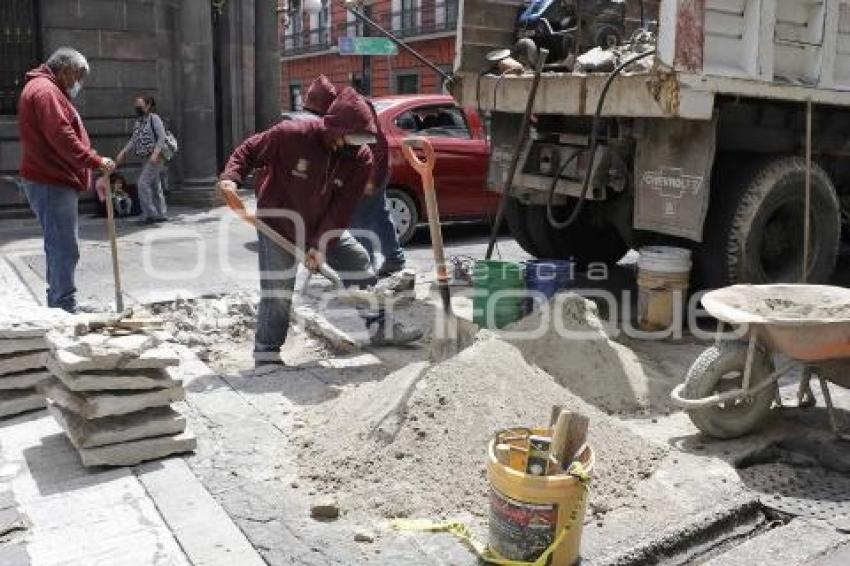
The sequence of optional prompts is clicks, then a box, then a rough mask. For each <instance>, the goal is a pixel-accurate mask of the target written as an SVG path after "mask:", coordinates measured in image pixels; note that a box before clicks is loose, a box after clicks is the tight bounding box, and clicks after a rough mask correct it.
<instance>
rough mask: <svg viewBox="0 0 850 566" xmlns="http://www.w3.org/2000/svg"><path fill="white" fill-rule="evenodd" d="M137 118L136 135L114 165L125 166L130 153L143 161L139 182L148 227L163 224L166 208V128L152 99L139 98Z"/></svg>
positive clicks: (131, 138)
mask: <svg viewBox="0 0 850 566" xmlns="http://www.w3.org/2000/svg"><path fill="white" fill-rule="evenodd" d="M136 115H137V116H138V118H136V123H135V125H134V126H133V135H132V136H131V137H130V141H128V142H127V145H126V146H124V149H122V150H121V153H119V154H118V157H116V158H115V162H116V163H121V162H123V161H124V158H125V157H126V155H127V153H128V152H129V151H131V150H132V151H133V153H135V154H136V156H137V157H140V158H142V159H143V160H144V165H143V166H142V173H141V174H140V175H139V181H138V187H139V201H140V202H141V205H142V222H145V223H148V224H152V223H155V222H164V221H165V220H166V217H165V215H166V206H165V195H164V194H163V190H162V181H161V173H162V169H163V168H164V167H165V160H164V159H163V156H162V148H163V145H164V144H165V136H166V133H165V125H164V124H163V123H162V118H160V117H159V115H158V114H157V113H156V100H155V99H154V97H152V96H145V97H141V96H140V97H139V98H137V99H136Z"/></svg>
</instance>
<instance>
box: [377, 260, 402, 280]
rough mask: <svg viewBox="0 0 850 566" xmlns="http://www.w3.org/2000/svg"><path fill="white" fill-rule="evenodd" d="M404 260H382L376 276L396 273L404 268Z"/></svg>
mask: <svg viewBox="0 0 850 566" xmlns="http://www.w3.org/2000/svg"><path fill="white" fill-rule="evenodd" d="M405 263H406V262H405V261H404V260H401V261H384V263H382V264H381V268H380V269H379V270H378V277H389V276H390V275H392V274H393V273H398V272H399V271H401V270H402V269H404V266H405Z"/></svg>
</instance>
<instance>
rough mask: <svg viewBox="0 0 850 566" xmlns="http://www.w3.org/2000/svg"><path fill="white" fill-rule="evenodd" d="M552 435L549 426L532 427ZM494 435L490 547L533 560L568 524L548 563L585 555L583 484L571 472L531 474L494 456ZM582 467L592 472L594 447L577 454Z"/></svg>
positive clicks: (567, 563) (560, 564) (565, 565)
mask: <svg viewBox="0 0 850 566" xmlns="http://www.w3.org/2000/svg"><path fill="white" fill-rule="evenodd" d="M532 431H533V433H534V434H545V435H549V429H532ZM495 447H496V438H494V439H493V440H491V441H490V445H489V447H488V452H487V453H488V461H487V477H488V479H489V481H490V521H489V522H490V529H489V531H490V538H489V547H490V548H491V549H492V550H494V551H495V552H497V553H498V554H499V555H501V556H503V557H504V558H507V559H509V560H517V561H524V562H534V561H535V560H537V558H538V557H539V556H540V555H541V554H542V553H543V552H544V551H545V550H546V549H547V548H549V547H550V546H551V545H552V544H553V543H554V542H555V541H556V539H557V538H558V535H559V534H560V533H561V531H562V530H563V529H564V528H567V527H569V528H570V531H569V532H567V533H566V535H565V536H564V538H563V540H562V541H561V542H560V543H559V544H558V546H557V548H555V550H554V553H553V554H552V558H551V560H550V561H549V564H550V565H551V566H571V565H572V564H575V563H576V561H577V560H578V558H579V555H580V553H581V533H582V528H583V527H584V513H585V509H586V508H587V497H586V496H585V489H586V488H585V486H583V485H582V484H581V481H580V480H579V479H578V478H576V477H575V476H571V475H568V474H562V475H552V476H533V475H529V474H526V473H523V472H520V471H517V470H514V469H513V468H510V467H508V466H505V465H503V464H501V463H499V461H498V460H497V459H496V453H495ZM579 461H580V462H581V463H582V465H583V466H584V469H585V470H586V471H587V472H588V473H590V472H591V471H592V470H593V463H594V455H593V450H592V449H591V448H590V447H589V446H588V447H586V448H585V449H584V451H583V452H582V453H581V455H580V456H579Z"/></svg>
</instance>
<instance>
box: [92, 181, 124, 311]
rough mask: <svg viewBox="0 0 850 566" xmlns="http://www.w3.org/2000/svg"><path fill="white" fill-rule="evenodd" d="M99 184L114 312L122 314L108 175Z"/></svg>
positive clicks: (122, 303) (122, 304)
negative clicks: (113, 293) (107, 237)
mask: <svg viewBox="0 0 850 566" xmlns="http://www.w3.org/2000/svg"><path fill="white" fill-rule="evenodd" d="M96 182H97V183H100V184H101V188H102V189H103V194H104V196H105V203H104V204H106V231H107V234H108V235H109V250H110V253H111V254H112V279H113V281H114V282H115V312H117V313H122V312H124V293H123V291H122V289H121V268H120V266H119V265H118V237H117V235H116V231H115V210H114V208H113V206H112V183H110V182H109V175H104V176H102V177H101V178H100V179H98V180H97V181H96Z"/></svg>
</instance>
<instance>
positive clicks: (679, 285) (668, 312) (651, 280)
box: [637, 246, 692, 331]
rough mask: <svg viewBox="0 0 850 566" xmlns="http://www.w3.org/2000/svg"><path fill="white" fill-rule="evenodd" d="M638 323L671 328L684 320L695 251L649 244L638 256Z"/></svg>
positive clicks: (643, 328) (646, 327) (662, 328)
mask: <svg viewBox="0 0 850 566" xmlns="http://www.w3.org/2000/svg"><path fill="white" fill-rule="evenodd" d="M637 265H638V277H637V283H638V326H640V328H641V329H642V330H647V331H653V330H667V329H669V328H671V327H672V326H673V325H674V324H676V325H678V326H680V325H681V324H682V321H683V320H684V318H685V316H686V313H685V298H686V297H687V295H688V286H689V282H690V278H691V265H692V262H691V251H690V250H687V249H684V248H674V247H671V246H647V247H645V248H641V249H640V257H639V258H638V263H637Z"/></svg>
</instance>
